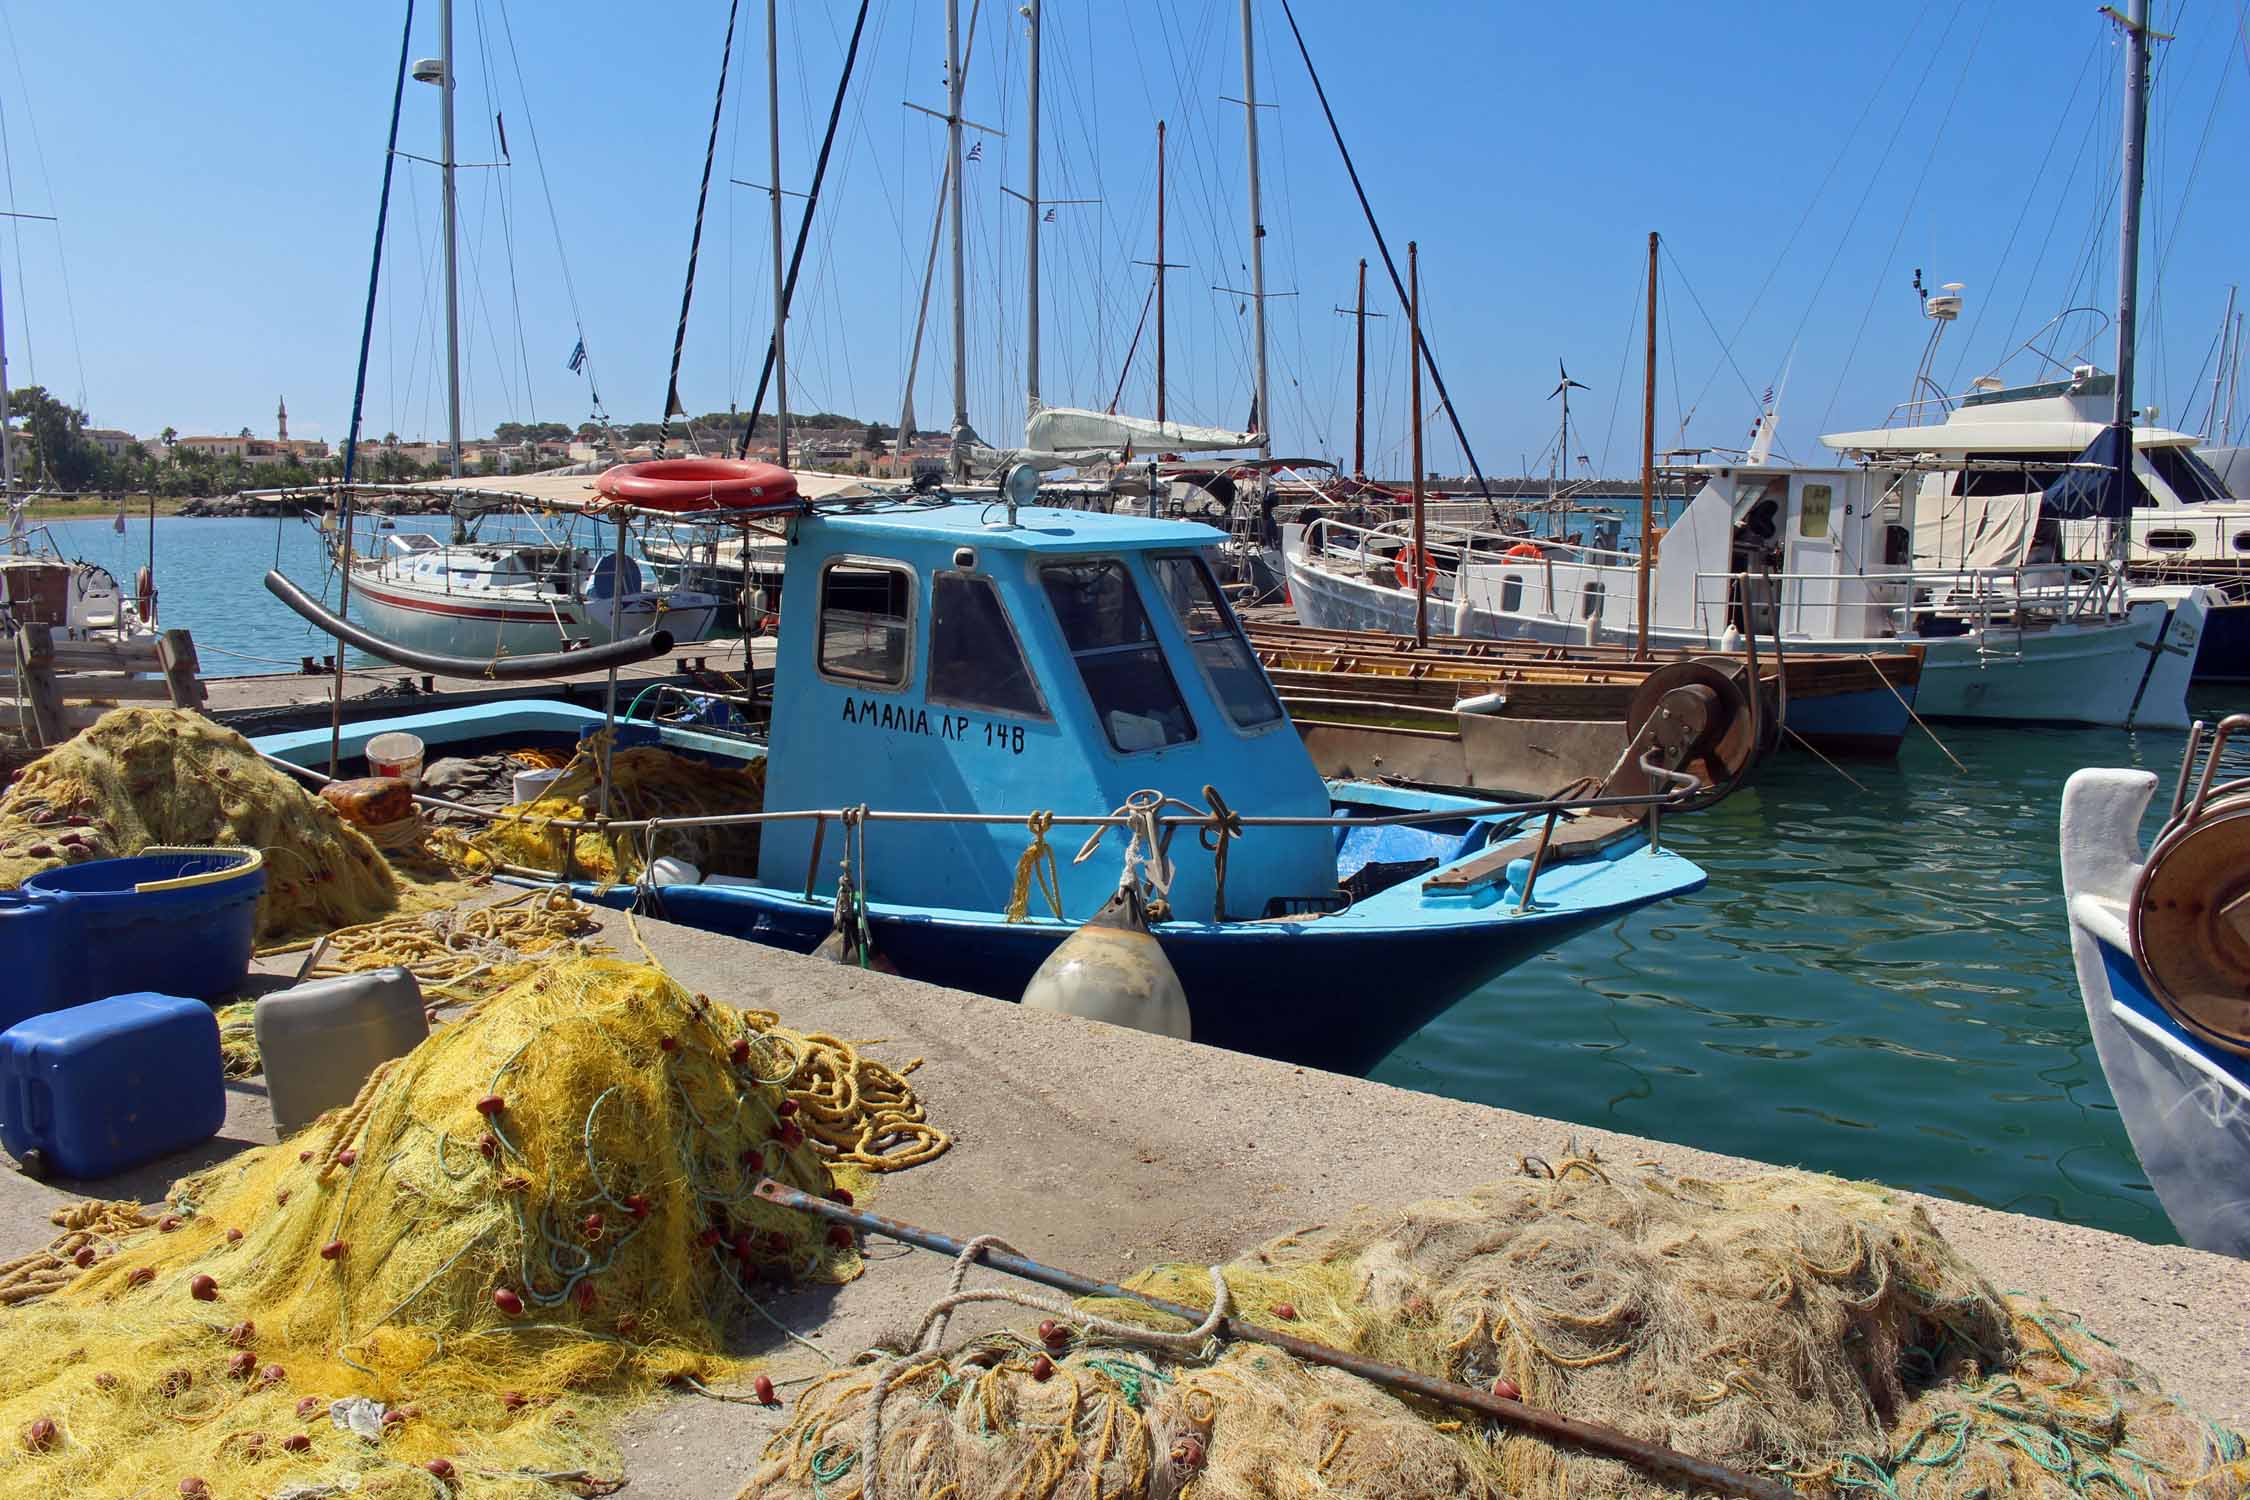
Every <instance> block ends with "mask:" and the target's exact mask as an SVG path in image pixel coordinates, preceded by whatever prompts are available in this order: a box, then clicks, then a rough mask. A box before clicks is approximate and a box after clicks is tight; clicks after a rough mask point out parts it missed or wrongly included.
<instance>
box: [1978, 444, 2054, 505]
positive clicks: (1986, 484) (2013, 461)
mask: <svg viewBox="0 0 2250 1500" xmlns="http://www.w3.org/2000/svg"><path fill="white" fill-rule="evenodd" d="M1968 461H1969V462H1970V463H1973V464H1991V465H1993V467H1991V468H1988V469H1987V468H1978V469H1959V470H1956V471H1955V472H1954V475H1953V493H1954V494H1956V495H1978V496H1995V497H1999V498H2004V499H2014V498H2016V497H2017V496H2020V495H2036V494H2038V493H2040V492H2041V491H2043V490H2045V489H2047V488H2049V487H2050V486H2052V485H2053V484H2054V482H2055V481H2056V480H2058V479H2060V478H2062V477H2063V475H2065V474H2068V473H2072V472H2075V471H2073V470H2071V469H2068V468H2066V467H2064V466H2065V465H2067V464H2074V463H2076V462H2077V461H2078V455H2077V454H2075V453H1971V454H1969V455H1968Z"/></svg>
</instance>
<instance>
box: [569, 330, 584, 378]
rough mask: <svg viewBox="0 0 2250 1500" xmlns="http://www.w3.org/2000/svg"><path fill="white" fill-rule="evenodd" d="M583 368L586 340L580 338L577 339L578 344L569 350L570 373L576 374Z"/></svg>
mask: <svg viewBox="0 0 2250 1500" xmlns="http://www.w3.org/2000/svg"><path fill="white" fill-rule="evenodd" d="M585 368H586V341H585V340H584V339H580V340H579V341H578V346H577V347H576V348H574V349H572V350H571V351H570V373H571V374H573V375H576V374H578V373H580V372H581V371H583V370H584V369H585Z"/></svg>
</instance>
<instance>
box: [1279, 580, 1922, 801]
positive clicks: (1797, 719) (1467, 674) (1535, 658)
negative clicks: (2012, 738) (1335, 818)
mask: <svg viewBox="0 0 2250 1500" xmlns="http://www.w3.org/2000/svg"><path fill="white" fill-rule="evenodd" d="M1249 632H1250V640H1251V644H1252V645H1253V647H1254V648H1255V649H1256V650H1257V652H1258V657H1259V660H1260V661H1261V662H1262V663H1263V664H1264V665H1265V667H1266V670H1267V671H1268V672H1269V673H1272V674H1273V676H1274V680H1275V683H1276V685H1277V686H1278V687H1279V689H1280V691H1281V694H1282V699H1283V701H1284V702H1285V703H1287V704H1288V705H1289V709H1290V712H1291V713H1292V714H1293V715H1294V716H1295V717H1296V719H1297V722H1298V725H1299V727H1300V728H1302V729H1304V730H1305V731H1306V733H1307V735H1308V739H1316V738H1317V739H1319V740H1320V741H1321V742H1322V743H1323V744H1324V745H1331V746H1332V745H1334V744H1335V742H1336V741H1338V740H1339V739H1344V738H1350V737H1349V736H1339V735H1334V734H1327V735H1320V736H1315V735H1314V727H1315V726H1318V727H1321V728H1328V727H1332V726H1337V725H1341V724H1354V725H1380V724H1383V723H1385V722H1397V723H1398V724H1399V726H1400V727H1402V728H1414V729H1417V730H1421V731H1431V732H1436V733H1441V734H1447V735H1450V736H1452V737H1453V738H1455V739H1458V740H1459V741H1460V742H1461V744H1462V747H1463V753H1464V754H1465V755H1466V756H1467V760H1466V762H1465V768H1466V769H1467V770H1468V771H1469V772H1470V774H1471V778H1472V779H1470V780H1468V781H1465V782H1452V781H1448V782H1446V783H1444V784H1447V785H1466V786H1476V787H1495V786H1515V787H1519V788H1527V789H1528V788H1536V787H1539V786H1544V785H1547V784H1550V783H1549V781H1548V780H1547V779H1546V778H1545V777H1544V776H1538V777H1534V778H1533V779H1532V780H1531V781H1529V782H1526V781H1522V780H1516V779H1511V778H1512V777H1514V776H1515V775H1516V774H1517V772H1516V768H1519V767H1520V768H1522V769H1524V770H1528V771H1542V770H1543V771H1545V772H1547V773H1552V774H1556V775H1560V776H1561V779H1562V780H1568V779H1569V778H1570V777H1571V776H1575V775H1580V774H1586V773H1587V771H1588V769H1589V768H1590V766H1591V760H1589V759H1588V757H1591V758H1592V759H1593V760H1601V764H1602V765H1603V766H1606V765H1607V764H1608V760H1606V759H1602V756H1603V754H1604V752H1605V751H1606V752H1607V754H1608V755H1609V756H1610V758H1614V755H1615V751H1616V749H1617V748H1618V747H1620V746H1621V745H1622V744H1623V742H1624V738H1625V736H1626V734H1627V732H1628V726H1627V721H1628V719H1629V718H1630V714H1629V712H1628V710H1629V707H1630V705H1631V703H1632V701H1633V698H1634V695H1635V694H1636V693H1637V692H1639V691H1640V689H1641V687H1642V685H1643V684H1644V683H1645V682H1646V681H1647V680H1648V679H1649V678H1650V676H1651V675H1652V674H1655V673H1658V672H1660V671H1662V670H1663V669H1665V668H1668V667H1669V668H1676V667H1677V666H1678V665H1679V664H1681V663H1684V662H1690V661H1703V662H1716V663H1718V664H1719V667H1718V669H1719V670H1721V671H1731V670H1734V668H1732V667H1730V666H1729V665H1728V664H1729V663H1734V664H1737V665H1739V664H1741V663H1744V662H1747V661H1749V660H1751V659H1752V655H1751V653H1747V652H1746V653H1745V654H1744V655H1743V656H1741V657H1733V658H1729V657H1713V656H1712V654H1711V653H1709V652H1688V651H1680V650H1665V651H1651V652H1650V653H1649V654H1648V656H1647V658H1646V659H1642V658H1640V657H1638V656H1637V655H1636V653H1635V652H1634V651H1633V649H1632V648H1630V647H1626V646H1598V645H1597V646H1585V645H1573V646H1565V645H1550V646H1541V645H1538V644H1536V643H1532V642H1512V641H1485V640H1475V639H1469V638H1463V637H1456V636H1433V637H1432V638H1431V639H1430V640H1429V641H1428V642H1427V643H1426V644H1424V645H1419V646H1418V645H1416V644H1415V642H1414V639H1413V637H1411V636H1393V635H1386V634H1383V633H1380V632H1375V631H1348V630H1318V629H1314V628H1312V627H1309V626H1302V625H1294V624H1284V623H1278V622H1267V621H1260V622H1257V623H1255V624H1252V625H1251V626H1250V627H1249ZM1760 644H1761V645H1763V644H1764V643H1762V642H1761V643H1760ZM1757 664H1758V665H1757V674H1758V679H1759V681H1760V683H1761V685H1762V688H1763V692H1764V702H1765V704H1766V706H1767V707H1768V709H1769V711H1770V712H1771V713H1773V714H1774V715H1775V716H1776V718H1777V722H1778V723H1779V724H1781V725H1785V726H1786V731H1787V735H1788V737H1790V738H1792V739H1794V740H1795V741H1796V742H1798V743H1801V744H1806V745H1809V746H1811V747H1813V748H1814V749H1815V750H1817V751H1819V752H1821V753H1823V754H1849V755H1873V756H1890V755H1896V754H1897V753H1898V747H1899V742H1900V739H1901V738H1902V737H1903V735H1904V734H1905V732H1906V730H1907V728H1908V726H1909V725H1910V724H1911V723H1912V721H1913V711H1912V707H1911V705H1912V703H1913V701H1914V696H1915V693H1916V691H1917V690H1918V688H1919V687H1920V684H1921V670H1922V658H1921V653H1920V652H1919V651H1918V650H1916V649H1913V648H1906V649H1894V650H1891V651H1885V652H1879V653H1878V652H1869V653H1865V654H1849V655H1846V654H1839V653H1811V652H1795V651H1792V652H1788V653H1786V654H1784V655H1782V656H1780V657H1779V658H1776V657H1775V656H1774V655H1773V654H1772V652H1771V651H1770V650H1768V651H1766V652H1765V653H1764V654H1763V655H1762V656H1760V657H1758V658H1757ZM1745 680H1747V679H1746V678H1745ZM1394 705H1395V706H1397V707H1400V708H1402V709H1411V710H1412V711H1413V713H1414V715H1417V716H1419V717H1418V718H1417V719H1415V720H1413V721H1411V722H1410V721H1408V720H1395V721H1387V720H1386V719H1385V717H1384V710H1385V709H1386V708H1387V707H1390V706H1394ZM1431 716H1438V717H1440V718H1442V719H1444V720H1446V721H1448V722H1442V723H1440V722H1431ZM1471 717H1474V718H1476V719H1477V720H1478V721H1479V722H1478V723H1477V724H1475V725H1471V724H1470V723H1468V720H1469V719H1470V718H1471ZM1472 747H1475V748H1472ZM1356 748H1357V753H1359V754H1361V755H1366V754H1369V753H1380V752H1375V751H1373V750H1372V749H1371V748H1370V747H1365V746H1361V747H1356ZM1402 748H1403V747H1402ZM1494 756H1498V757H1500V759H1499V760H1497V761H1495V760H1494V759H1493V757H1494ZM1314 758H1315V759H1316V760H1319V761H1321V762H1322V765H1323V769H1332V767H1330V766H1329V764H1328V762H1327V760H1326V759H1325V758H1324V756H1323V752H1322V749H1320V748H1316V749H1315V751H1314ZM1414 758H1417V759H1419V758H1420V757H1414ZM1392 763H1393V765H1394V766H1395V764H1396V762H1395V758H1394V760H1393V762H1392ZM1565 771H1567V772H1568V774H1563V773H1564V772H1565ZM1392 774H1401V773H1398V772H1396V771H1393V772H1392ZM1594 774H1599V773H1598V772H1595V773H1594ZM1553 784H1558V785H1559V784H1560V781H1556V782H1554V783H1553Z"/></svg>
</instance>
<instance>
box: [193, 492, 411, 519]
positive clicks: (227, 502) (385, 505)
mask: <svg viewBox="0 0 2250 1500" xmlns="http://www.w3.org/2000/svg"><path fill="white" fill-rule="evenodd" d="M354 508H355V509H357V510H358V511H359V512H360V513H361V514H362V515H377V516H443V515H450V514H452V511H453V506H452V502H451V501H449V500H445V499H442V498H436V497H432V498H430V499H425V498H423V497H421V496H411V497H409V496H406V495H362V496H360V497H359V500H358V503H357V504H356V506H355V507H354ZM305 509H306V505H305V501H304V498H303V497H302V496H282V495H199V496H196V497H195V498H194V499H191V500H189V501H187V502H186V503H185V504H183V505H181V506H180V508H179V509H178V510H176V511H174V512H173V514H174V515H176V516H197V517H215V518H223V519H228V520H240V519H243V518H245V517H260V516H267V517H270V516H293V515H297V514H300V513H301V512H303V511H304V510H305Z"/></svg>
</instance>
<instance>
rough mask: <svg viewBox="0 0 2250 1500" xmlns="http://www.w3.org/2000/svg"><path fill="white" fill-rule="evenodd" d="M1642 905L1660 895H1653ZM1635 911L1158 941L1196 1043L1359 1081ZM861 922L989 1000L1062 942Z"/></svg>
mask: <svg viewBox="0 0 2250 1500" xmlns="http://www.w3.org/2000/svg"><path fill="white" fill-rule="evenodd" d="M1642 857H1644V858H1645V857H1646V855H1645V854H1644V855H1643V856H1642ZM1665 858H1667V859H1673V858H1676V856H1665ZM1555 873H1556V874H1557V875H1561V874H1563V873H1564V871H1561V870H1558V871H1557V872H1555ZM1546 878H1547V877H1544V876H1543V877H1542V888H1544V882H1545V880H1546ZM1700 883H1701V882H1700V881H1698V882H1697V884H1700ZM575 889H576V894H577V895H578V896H579V898H580V899H582V900H586V901H591V902H597V903H600V904H603V905H607V906H610V907H614V908H618V909H620V910H622V909H624V908H627V907H631V906H633V905H634V904H635V897H636V895H643V896H645V898H646V899H645V900H643V902H642V903H641V909H642V910H645V911H646V912H648V914H649V915H652V916H657V917H661V918H663V919H665V920H667V921H672V922H678V923H681V924H682V925H684V926H688V927H697V928H701V929H703V930H704V931H707V932H716V933H721V934H724V935H726V936H728V937H737V938H746V939H749V940H750V941H753V942H759V943H767V944H771V945H773V946H775V947H780V948H788V949H792V950H794V951H796V952H799V953H810V952H811V951H812V950H813V949H814V948H815V947H817V946H819V944H820V942H821V940H822V939H823V938H825V937H827V936H828V932H829V927H830V922H831V913H830V910H829V908H828V907H827V906H826V905H825V904H823V903H819V902H813V903H806V902H803V901H800V900H796V899H794V898H790V897H783V896H778V895H776V894H774V893H772V892H768V891H765V890H761V889H757V888H753V887H747V886H731V887H730V886H718V887H713V886H665V887H660V888H657V889H655V890H652V891H648V892H645V893H643V892H636V891H635V890H633V889H631V888H627V887H613V888H611V889H609V890H606V891H605V890H600V889H597V888H596V887H593V886H590V885H580V886H578V887H576V888H575ZM1673 889H1677V888H1676V887H1675V888H1673ZM1670 893H1671V891H1670V890H1667V891H1666V892H1664V893H1663V894H1670ZM1648 899H1649V900H1656V899H1659V896H1658V895H1657V894H1656V893H1653V892H1652V894H1651V895H1650V897H1649V898H1648ZM1643 904H1646V903H1645V902H1634V903H1631V905H1630V906H1625V905H1620V906H1615V907H1611V908H1608V909H1606V910H1601V911H1596V912H1593V913H1587V912H1584V911H1556V912H1540V911H1533V912H1530V913H1527V914H1525V915H1524V916H1523V917H1520V918H1517V919H1515V920H1513V921H1510V922H1507V923H1505V924H1494V923H1475V924H1466V923H1464V924H1458V925H1447V926H1430V927H1419V928H1415V929H1412V930H1409V931H1400V930H1399V929H1396V928H1391V927H1376V928H1371V929H1368V930H1364V931H1355V930H1351V928H1350V927H1349V925H1348V924H1345V923H1341V922H1336V923H1326V924H1324V923H1322V922H1317V921H1314V922H1302V923H1286V924H1279V923H1277V924H1271V925H1267V924H1258V925H1245V924H1241V923H1235V924H1230V925H1229V926H1227V927H1225V928H1218V927H1214V926H1212V925H1210V924H1208V923H1179V922H1175V923H1171V924H1168V925H1166V926H1165V927H1163V928H1161V929H1159V930H1158V937H1159V938H1160V940H1161V941H1162V942H1163V945H1164V953H1165V956H1166V957H1167V958H1169V959H1170V960H1171V961H1172V967H1173V968H1174V969H1175V970H1176V971H1177V972H1178V974H1179V976H1180V984H1181V987H1182V988H1183V989H1184V990H1185V991H1186V992H1187V996H1188V1008H1189V1012H1190V1014H1191V1016H1192V1019H1193V1026H1194V1035H1195V1040H1197V1041H1198V1042H1206V1043H1209V1044H1210V1045H1212V1046H1215V1047H1225V1048H1228V1049H1230V1050H1232V1051H1237V1052H1250V1053H1255V1054H1257V1055H1259V1056H1262V1057H1272V1058H1278V1059H1280V1060H1281V1061H1283V1062H1291V1063H1297V1064H1300V1065H1302V1066H1305V1067H1311V1068H1322V1069H1326V1070H1327V1071H1330V1072H1335V1073H1351V1074H1362V1073H1366V1072H1367V1071H1368V1070H1369V1069H1371V1068H1373V1067H1374V1066H1375V1065H1376V1064H1377V1063H1379V1062H1381V1061H1382V1060H1383V1059H1384V1058H1385V1057H1387V1056H1389V1055H1390V1053H1391V1052H1393V1051H1395V1050H1396V1049H1397V1048H1398V1046H1399V1044H1400V1043H1402V1042H1404V1041H1405V1040H1406V1039H1407V1038H1408V1037H1410V1036H1412V1035H1413V1034H1414V1033H1415V1032H1417V1031H1419V1030H1421V1029H1422V1028H1423V1027H1424V1026H1426V1025H1428V1024H1429V1023H1430V1022H1431V1021H1433V1020H1435V1019H1436V1018H1437V1017H1438V1016H1440V1015H1442V1014H1443V1013H1444V1012H1445V1011H1447V1010H1448V1009H1450V1008H1451V1007H1453V1006H1454V1005H1456V1004H1458V1003H1459V1002H1460V1001H1461V1000H1463V999H1464V998H1466V997H1467V996H1468V995H1469V994H1470V993H1472V992H1473V991H1475V990H1477V989H1478V988H1480V987H1482V986H1483V985H1485V984H1488V983H1490V982H1491V981H1492V980H1493V979H1495V978H1497V977H1498V976H1500V975H1502V974H1504V973H1506V972H1507V971H1508V970H1510V969H1512V968H1514V967H1516V966H1517V965H1518V964H1521V963H1523V962H1525V961H1526V960H1528V959H1531V958H1534V957H1536V956H1537V955H1539V954H1540V953H1543V952H1545V951H1546V950H1547V949H1549V948H1552V947H1554V946H1555V945H1556V944H1558V943H1562V942H1565V941H1567V940H1568V939H1570V938H1572V937H1575V936H1577V935H1578V934H1580V933H1583V932H1585V931H1587V930H1589V929H1590V928H1593V927H1597V926H1601V925H1603V924H1605V923H1608V922H1612V921H1615V920H1616V919H1617V918H1619V917H1620V916H1622V915H1624V913H1625V912H1626V911H1627V910H1630V909H1632V907H1633V906H1639V905H1643ZM870 916H871V926H872V928H873V931H874V937H875V946H876V949H877V951H878V952H880V953H881V954H882V955H883V956H884V957H885V958H886V959H888V960H889V961H890V962H891V963H892V964H894V965H896V966H897V968H898V970H899V972H900V973H902V974H906V975H908V976H910V977H912V978H915V979H919V980H923V981H926V982H928V983H930V984H939V985H944V986H946V987H948V988H951V989H960V990H967V991H969V992H970V993H972V994H979V995H989V996H991V997H993V998H994V999H998V1000H1015V999H1017V998H1018V997H1020V996H1021V995H1022V993H1023V989H1024V986H1025V985H1026V984H1027V983H1029V982H1030V979H1031V976H1032V973H1033V971H1034V970H1036V969H1037V968H1038V967H1039V965H1040V964H1041V963H1043V962H1045V961H1046V958H1047V955H1048V954H1050V953H1052V952H1053V951H1054V949H1055V946H1056V945H1057V944H1058V943H1060V942H1061V941H1062V940H1063V939H1064V938H1065V937H1067V936H1069V934H1070V931H1071V929H1070V928H1069V927H1066V926H1062V925H1060V924H1057V923H1053V922H1024V923H1016V924H1012V925H1011V924H1009V923H1005V922H1000V921H996V920H984V921H979V920H973V919H971V920H959V919H952V918H947V917H939V916H932V915H922V914H901V913H891V914H886V913H884V912H883V911H882V910H881V909H880V908H879V907H878V908H877V909H876V910H874V911H873V912H871V913H870ZM1324 928H1325V930H1323V929H1324Z"/></svg>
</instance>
